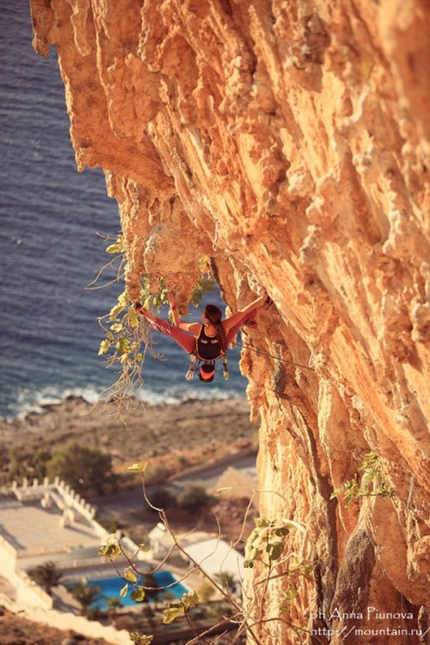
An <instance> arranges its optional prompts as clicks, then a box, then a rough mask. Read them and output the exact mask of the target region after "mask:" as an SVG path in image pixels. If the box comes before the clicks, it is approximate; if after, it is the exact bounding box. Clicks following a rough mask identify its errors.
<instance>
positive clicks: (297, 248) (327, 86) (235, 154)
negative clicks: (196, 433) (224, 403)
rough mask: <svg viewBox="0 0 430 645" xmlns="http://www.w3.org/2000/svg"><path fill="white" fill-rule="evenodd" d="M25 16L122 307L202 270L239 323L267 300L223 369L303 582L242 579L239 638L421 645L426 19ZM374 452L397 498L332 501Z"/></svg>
mask: <svg viewBox="0 0 430 645" xmlns="http://www.w3.org/2000/svg"><path fill="white" fill-rule="evenodd" d="M31 7H32V19H33V27H34V33H35V38H34V47H35V49H36V51H37V52H39V53H40V54H42V55H46V53H47V51H48V49H49V47H50V45H52V44H53V45H56V46H57V50H58V56H59V62H60V68H61V73H62V76H63V79H64V84H65V89H66V101H67V108H68V112H69V116H70V123H71V130H70V132H71V139H72V142H73V145H74V148H75V151H76V160H77V165H78V169H79V170H83V169H84V167H85V166H89V167H94V166H101V167H102V168H103V169H104V171H105V175H106V182H107V189H108V193H109V195H111V196H112V197H114V198H115V199H117V201H118V203H119V208H120V217H121V226H122V230H123V232H124V236H125V241H126V250H127V258H128V262H129V268H128V273H127V289H128V293H129V296H130V298H131V299H136V298H137V296H138V294H139V277H140V275H141V274H142V273H143V272H149V274H150V276H151V279H152V280H153V281H154V283H155V282H156V280H157V278H158V276H159V275H162V276H164V278H165V279H166V282H167V284H168V287H169V288H170V289H171V290H173V291H174V292H175V293H176V295H177V298H178V301H179V302H180V303H182V304H184V303H186V302H187V301H188V299H189V295H190V293H191V289H192V286H193V284H194V282H195V280H196V278H197V276H198V268H197V263H198V260H199V258H201V257H202V256H204V255H207V256H209V257H210V259H211V264H212V269H213V271H214V273H215V275H216V277H217V279H218V281H219V283H220V285H221V288H222V290H223V294H224V296H225V300H226V301H227V303H228V304H229V306H230V307H231V308H232V309H233V310H235V309H237V308H238V307H241V306H243V305H245V304H247V303H248V302H250V301H251V300H252V299H253V298H254V297H255V294H256V293H257V294H259V293H262V292H263V290H267V292H268V293H269V294H270V296H271V297H272V298H273V300H274V305H273V306H272V307H271V308H270V309H269V310H268V311H265V312H264V313H262V314H261V316H260V318H259V326H258V329H256V330H252V331H250V332H249V333H248V339H247V343H248V344H252V346H253V347H255V348H259V349H260V352H261V353H260V354H257V353H256V352H254V351H251V350H246V351H245V352H244V354H243V358H242V363H241V366H242V370H243V372H244V374H245V375H246V376H247V377H248V379H249V387H248V397H249V401H250V404H251V407H252V410H253V415H254V416H255V417H257V415H258V414H260V415H261V431H260V434H261V439H260V446H261V447H260V453H259V458H258V467H259V475H260V489H261V491H262V492H261V493H260V500H261V513H262V515H264V516H266V517H268V518H270V519H278V520H279V519H282V518H284V519H286V520H293V521H294V522H295V523H296V528H295V529H293V530H292V531H291V533H290V536H289V537H288V538H287V551H286V552H287V553H290V554H295V556H297V558H298V559H299V561H300V562H302V561H303V562H305V563H307V564H310V565H312V570H313V576H312V577H311V579H308V578H307V577H306V576H305V575H298V576H296V578H294V580H295V582H293V583H292V578H291V575H281V576H278V577H276V578H275V579H274V580H273V582H270V583H269V584H268V585H261V580H262V579H264V578H265V577H266V576H267V572H266V571H265V570H264V569H261V568H260V567H258V566H257V567H255V568H254V569H253V570H252V571H251V572H250V575H249V578H248V580H247V596H248V610H249V612H250V616H251V620H254V621H255V626H254V628H253V633H254V634H255V635H256V636H258V637H259V638H260V641H261V642H262V643H264V644H265V645H266V644H273V645H279V644H280V643H290V642H291V643H295V642H305V641H306V639H308V640H309V639H310V638H311V637H310V635H308V636H306V635H304V636H301V637H300V638H301V639H302V640H300V638H299V636H298V635H297V633H296V632H295V631H294V630H292V629H291V627H290V624H291V623H292V624H294V625H295V626H296V627H303V628H304V629H307V630H309V631H312V630H313V631H314V638H317V637H318V638H319V639H320V640H319V641H315V642H327V639H328V629H329V628H330V629H333V630H334V631H333V634H332V635H331V642H332V643H344V642H345V643H350V642H351V643H352V642H353V643H358V644H359V643H368V642H369V635H368V634H367V635H366V634H360V632H359V631H357V630H360V629H361V630H363V631H364V630H366V629H370V628H371V629H380V630H386V631H385V632H381V633H383V634H384V635H383V636H381V635H380V636H378V638H382V639H383V640H380V641H373V642H381V643H382V642H384V643H386V644H388V645H391V644H394V643H396V644H397V643H398V642H399V638H400V637H402V638H405V637H406V636H405V635H404V634H403V635H402V636H399V634H398V633H397V634H396V633H394V630H395V629H396V628H398V629H400V628H403V629H406V630H409V632H408V635H407V638H408V639H409V640H407V642H408V643H411V644H414V643H419V642H420V641H419V636H418V635H417V634H415V633H414V632H413V630H414V629H415V630H419V629H422V630H423V631H425V629H426V626H427V625H428V611H429V609H430V600H429V568H430V522H429V514H430V513H429V511H430V462H429V458H430V437H429V428H428V419H429V412H430V402H429V401H430V398H429V396H428V387H429V383H430V361H429V340H430V253H429V251H430V245H429V240H430V238H429V227H430V218H429V208H430V185H429V178H430V175H429V168H430V145H429V142H430V105H429V103H430V101H429V96H430V94H429V88H430V65H429V60H430V30H429V28H428V25H429V24H430V5H429V4H428V2H427V1H426V0H421V1H420V0H374V1H370V0H355V1H354V2H353V1H352V0H334V1H333V2H326V1H325V0H324V1H323V0H313V1H312V2H310V1H307V0H288V2H287V1H286V0H273V1H267V0H264V1H263V0H164V1H161V0H151V1H146V2H145V1H143V0H141V1H137V0H92V1H91V2H90V0H52V1H51V0H31ZM59 190H61V187H59ZM274 357H279V359H276V358H274ZM296 363H297V364H299V365H301V366H305V367H299V366H297V365H296ZM308 366H309V367H312V368H313V369H312V370H311V369H307V367H308ZM369 451H374V452H375V453H376V454H377V455H378V456H379V457H380V464H381V466H382V472H383V477H384V480H385V484H386V486H387V487H388V488H389V489H390V490H391V491H394V492H395V497H394V498H392V499H391V498H383V497H382V496H380V495H376V496H372V497H364V498H362V499H361V498H360V499H357V500H355V501H353V503H352V505H351V506H350V507H349V508H346V504H345V501H344V500H343V498H342V496H338V497H337V498H333V499H330V496H331V493H332V492H333V490H334V489H338V488H339V487H340V486H341V485H342V483H344V482H345V481H348V480H351V479H352V478H353V477H354V475H355V473H357V471H358V468H359V467H360V465H361V464H362V462H363V459H364V457H365V455H366V454H367V453H369ZM362 474H363V473H361V475H362ZM361 475H360V476H361ZM376 490H378V489H376ZM293 565H294V558H293V555H292V556H291V558H289V559H288V560H286V561H285V562H284V564H282V565H280V566H279V567H278V569H277V572H278V573H282V572H284V573H285V574H286V573H287V571H288V570H291V568H292V567H293ZM296 589H297V591H298V595H297V596H296V598H295V599H293V600H292V601H291V602H288V599H287V597H286V595H285V594H287V593H288V592H291V591H292V592H293V593H292V595H294V593H295V590H296ZM263 592H264V593H263ZM290 596H291V593H290ZM369 608H370V609H369ZM369 611H370V613H369ZM312 615H313V621H312V622H310V618H311V617H312ZM399 616H400V617H399ZM351 629H352V631H350V630H351ZM354 629H355V630H356V631H355V632H354ZM390 630H392V631H391V632H390ZM348 634H349V635H348ZM374 638H375V637H374ZM427 638H428V635H427ZM303 639H304V640H303Z"/></svg>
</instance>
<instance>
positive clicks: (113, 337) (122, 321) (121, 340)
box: [92, 235, 216, 403]
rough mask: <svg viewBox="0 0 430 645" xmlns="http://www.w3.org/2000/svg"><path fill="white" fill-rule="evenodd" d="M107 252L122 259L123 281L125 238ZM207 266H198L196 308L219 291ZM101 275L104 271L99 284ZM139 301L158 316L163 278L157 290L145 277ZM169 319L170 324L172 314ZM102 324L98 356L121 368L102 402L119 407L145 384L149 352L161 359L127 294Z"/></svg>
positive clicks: (193, 296) (193, 300) (193, 299)
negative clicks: (146, 360)
mask: <svg viewBox="0 0 430 645" xmlns="http://www.w3.org/2000/svg"><path fill="white" fill-rule="evenodd" d="M106 252H107V253H109V254H112V255H114V256H115V258H114V259H116V258H120V259H121V263H120V269H119V271H118V276H117V279H118V280H119V279H120V278H121V277H122V278H123V277H124V271H125V267H126V262H125V258H124V243H123V237H122V236H121V235H120V236H118V238H117V239H116V241H115V242H113V243H111V244H109V245H108V246H107V248H106ZM207 263H208V260H207V258H202V259H201V260H200V262H199V268H200V272H201V273H200V276H199V278H198V280H197V282H196V284H195V285H194V287H193V290H192V293H191V298H190V302H191V304H192V305H193V306H194V307H198V305H199V304H200V302H201V299H202V297H203V294H205V293H210V292H211V291H213V290H214V289H215V288H216V283H215V280H214V279H213V278H212V277H208V276H207V275H206V274H205V273H203V272H204V271H207ZM109 264H110V263H109ZM109 264H108V265H106V266H109ZM100 275H101V271H100V272H99V274H98V276H97V278H96V280H97V279H98V277H100ZM96 280H95V281H96ZM95 281H94V282H95ZM92 284H93V283H92ZM139 301H140V302H141V303H142V304H143V306H144V307H145V309H149V310H150V311H153V312H155V313H156V314H159V313H160V311H161V309H162V307H164V306H165V305H167V304H168V303H169V300H168V294H167V287H166V285H165V282H164V280H163V278H162V277H160V278H159V280H158V284H157V288H156V289H155V290H154V289H153V287H152V284H151V281H150V276H149V275H148V274H145V275H143V276H142V278H141V289H140V295H139ZM168 317H169V318H170V320H171V317H170V311H169V314H168ZM99 324H100V326H101V327H102V329H103V331H104V335H105V337H104V339H103V340H102V341H101V343H100V346H99V350H98V355H99V356H103V357H104V359H105V361H106V366H107V367H108V368H114V367H118V368H119V377H118V379H117V380H116V381H115V383H114V384H113V385H112V386H111V387H109V388H107V389H106V390H105V391H104V392H103V393H102V396H101V398H102V399H105V400H114V401H115V402H117V403H124V402H127V401H128V400H129V399H130V398H131V397H132V396H133V395H134V394H135V392H136V389H137V387H139V386H142V385H143V383H144V379H143V375H142V368H143V364H144V362H145V357H146V355H147V352H148V351H149V352H150V353H151V354H152V356H154V358H157V359H161V358H162V357H161V356H160V355H159V354H157V353H156V352H155V350H154V347H153V344H152V340H151V334H150V329H151V328H150V325H149V323H148V322H146V321H142V320H141V319H139V318H138V316H137V314H136V311H135V309H134V306H133V303H132V302H131V301H130V299H129V297H128V295H127V293H126V291H123V292H122V293H121V294H120V295H119V296H118V298H117V302H116V303H115V305H114V306H113V307H112V309H111V310H110V311H109V313H108V314H106V315H104V316H101V317H100V318H99Z"/></svg>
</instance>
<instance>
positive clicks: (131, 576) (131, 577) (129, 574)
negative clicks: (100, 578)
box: [124, 568, 137, 582]
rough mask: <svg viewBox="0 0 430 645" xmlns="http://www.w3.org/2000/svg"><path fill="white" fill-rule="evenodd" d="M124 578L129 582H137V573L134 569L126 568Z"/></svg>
mask: <svg viewBox="0 0 430 645" xmlns="http://www.w3.org/2000/svg"><path fill="white" fill-rule="evenodd" d="M124 578H125V579H126V580H128V581H129V582H137V575H136V574H135V573H134V571H133V569H130V568H128V569H126V570H125V571H124Z"/></svg>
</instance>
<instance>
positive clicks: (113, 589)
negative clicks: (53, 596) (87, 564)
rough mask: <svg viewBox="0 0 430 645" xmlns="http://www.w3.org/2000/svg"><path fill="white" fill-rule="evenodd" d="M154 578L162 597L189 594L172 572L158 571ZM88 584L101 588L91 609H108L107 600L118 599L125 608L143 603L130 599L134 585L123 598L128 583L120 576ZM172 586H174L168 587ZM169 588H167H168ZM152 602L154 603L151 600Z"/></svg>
mask: <svg viewBox="0 0 430 645" xmlns="http://www.w3.org/2000/svg"><path fill="white" fill-rule="evenodd" d="M153 577H154V578H155V580H156V582H157V585H158V586H159V587H160V588H161V590H162V592H161V594H160V597H161V595H162V594H163V593H166V594H167V593H168V594H171V595H172V596H174V597H175V598H181V597H182V596H183V594H184V593H187V591H189V589H188V588H187V587H186V586H185V585H184V584H182V583H181V582H177V579H176V578H175V576H174V575H173V573H171V571H157V572H156V573H154V574H153ZM86 583H87V584H88V585H89V586H90V587H99V588H100V595H101V598H100V599H99V600H97V601H96V602H94V603H93V604H92V605H91V608H92V609H94V608H96V607H97V608H98V609H102V610H106V609H108V605H107V604H106V603H107V600H109V598H118V600H119V601H120V602H121V605H123V606H124V607H130V606H134V607H135V606H136V605H138V604H140V605H141V604H142V603H136V602H135V601H134V600H131V598H130V592H131V591H132V590H133V585H132V583H129V585H130V587H129V591H128V594H127V595H126V596H125V597H124V598H123V597H121V596H120V591H121V589H122V588H123V587H124V585H125V584H126V581H125V580H123V579H122V578H119V577H118V576H113V577H112V578H100V579H97V578H96V579H93V580H86ZM74 584H76V583H75V582H74V583H72V582H71V583H67V584H66V585H65V586H66V587H67V588H68V589H70V588H71V587H73V585H74ZM168 585H172V586H168ZM166 587H167V588H166ZM150 602H154V601H152V600H150Z"/></svg>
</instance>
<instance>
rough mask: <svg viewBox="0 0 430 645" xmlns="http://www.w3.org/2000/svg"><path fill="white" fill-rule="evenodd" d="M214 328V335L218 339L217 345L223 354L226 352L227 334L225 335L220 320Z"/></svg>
mask: <svg viewBox="0 0 430 645" xmlns="http://www.w3.org/2000/svg"><path fill="white" fill-rule="evenodd" d="M215 326H216V335H217V337H218V340H219V344H220V345H221V351H222V353H223V354H225V353H226V351H227V334H226V333H225V329H224V325H223V324H222V320H217V322H216V323H215Z"/></svg>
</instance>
